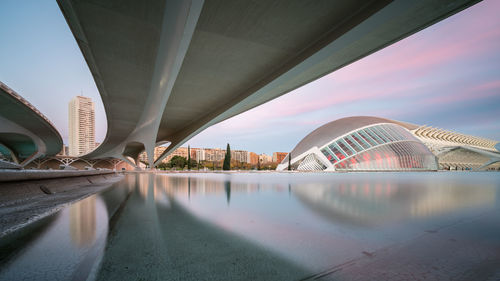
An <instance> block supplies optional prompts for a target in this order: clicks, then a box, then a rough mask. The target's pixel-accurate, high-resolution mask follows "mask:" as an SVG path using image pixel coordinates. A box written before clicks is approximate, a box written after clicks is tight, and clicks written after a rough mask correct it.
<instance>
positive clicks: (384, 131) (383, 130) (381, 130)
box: [377, 126, 396, 142]
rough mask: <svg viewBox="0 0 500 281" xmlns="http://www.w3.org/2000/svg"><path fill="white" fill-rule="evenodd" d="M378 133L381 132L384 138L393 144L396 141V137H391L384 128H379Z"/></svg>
mask: <svg viewBox="0 0 500 281" xmlns="http://www.w3.org/2000/svg"><path fill="white" fill-rule="evenodd" d="M377 131H378V132H380V133H381V134H382V135H383V136H385V138H386V139H388V140H389V141H391V142H392V141H395V140H396V139H395V138H394V137H392V136H391V134H389V133H388V132H387V130H386V129H385V128H384V126H378V127H377Z"/></svg>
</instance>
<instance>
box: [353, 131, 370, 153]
mask: <svg viewBox="0 0 500 281" xmlns="http://www.w3.org/2000/svg"><path fill="white" fill-rule="evenodd" d="M351 138H352V139H354V140H355V141H356V142H357V143H358V144H359V145H361V146H362V147H363V148H364V149H368V148H370V144H369V143H368V142H366V141H365V140H364V139H363V138H362V137H361V136H360V135H359V134H358V133H354V134H352V135H351Z"/></svg>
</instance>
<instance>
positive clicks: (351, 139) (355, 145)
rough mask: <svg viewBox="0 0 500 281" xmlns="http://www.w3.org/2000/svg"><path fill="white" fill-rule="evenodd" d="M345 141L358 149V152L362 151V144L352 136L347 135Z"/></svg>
mask: <svg viewBox="0 0 500 281" xmlns="http://www.w3.org/2000/svg"><path fill="white" fill-rule="evenodd" d="M344 141H345V142H347V144H348V145H349V146H350V147H352V148H354V150H356V152H360V151H361V150H363V147H361V145H359V144H358V143H357V142H356V141H355V140H354V139H353V138H351V137H350V136H347V137H345V138H344Z"/></svg>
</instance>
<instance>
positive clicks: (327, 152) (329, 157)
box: [321, 147, 338, 164]
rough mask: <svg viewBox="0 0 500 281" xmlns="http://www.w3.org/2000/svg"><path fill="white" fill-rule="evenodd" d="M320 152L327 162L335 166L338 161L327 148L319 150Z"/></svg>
mask: <svg viewBox="0 0 500 281" xmlns="http://www.w3.org/2000/svg"><path fill="white" fill-rule="evenodd" d="M321 152H322V153H323V155H325V157H326V159H328V161H330V162H331V163H332V164H335V163H336V162H337V161H338V159H337V158H336V157H335V156H334V155H333V154H332V153H331V152H330V150H329V149H328V148H326V147H325V148H323V149H321Z"/></svg>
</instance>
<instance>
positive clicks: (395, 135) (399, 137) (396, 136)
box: [385, 126, 405, 140]
mask: <svg viewBox="0 0 500 281" xmlns="http://www.w3.org/2000/svg"><path fill="white" fill-rule="evenodd" d="M385 131H386V132H387V133H389V134H391V136H392V137H393V138H394V139H395V140H404V139H405V138H404V137H403V135H401V134H400V133H399V132H397V131H396V130H394V127H393V126H385Z"/></svg>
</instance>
